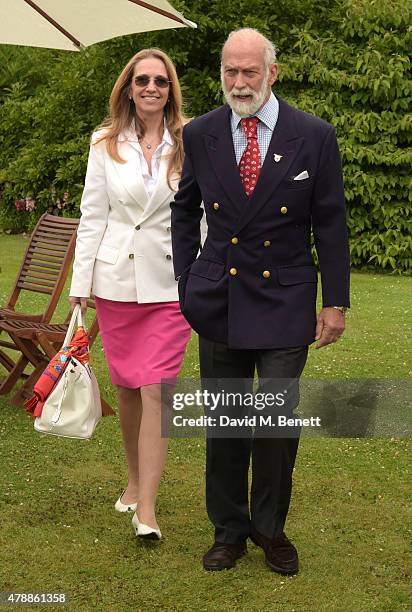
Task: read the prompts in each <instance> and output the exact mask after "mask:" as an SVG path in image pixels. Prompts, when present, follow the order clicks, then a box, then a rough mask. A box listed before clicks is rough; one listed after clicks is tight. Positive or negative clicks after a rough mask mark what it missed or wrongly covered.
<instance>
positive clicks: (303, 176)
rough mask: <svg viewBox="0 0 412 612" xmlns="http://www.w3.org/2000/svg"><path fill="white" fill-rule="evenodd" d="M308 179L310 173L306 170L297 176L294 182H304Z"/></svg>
mask: <svg viewBox="0 0 412 612" xmlns="http://www.w3.org/2000/svg"><path fill="white" fill-rule="evenodd" d="M308 178H309V173H308V171H307V170H304V171H303V172H301V173H300V174H298V175H297V176H295V177H294V179H293V180H294V181H304V180H305V179H308Z"/></svg>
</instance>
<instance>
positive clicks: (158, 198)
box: [141, 143, 173, 221]
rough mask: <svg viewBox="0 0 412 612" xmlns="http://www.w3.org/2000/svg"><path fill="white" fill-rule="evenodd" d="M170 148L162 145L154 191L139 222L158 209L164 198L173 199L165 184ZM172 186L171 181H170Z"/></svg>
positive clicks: (167, 145)
mask: <svg viewBox="0 0 412 612" xmlns="http://www.w3.org/2000/svg"><path fill="white" fill-rule="evenodd" d="M171 149H172V147H171V146H170V145H169V144H167V143H166V144H164V145H163V148H162V155H161V158H160V165H159V174H158V177H157V181H156V185H155V188H154V191H153V193H152V195H151V197H150V199H149V201H148V202H147V204H146V208H145V209H144V212H143V216H142V218H141V221H144V220H145V219H147V218H148V217H149V216H150V215H151V214H153V213H154V211H155V210H157V209H158V208H159V206H161V205H162V204H163V202H164V201H165V200H166V198H170V200H172V199H173V192H172V190H171V189H170V187H169V185H168V184H167V167H168V163H169V159H168V156H169V153H170V151H171ZM171 184H172V186H173V181H171Z"/></svg>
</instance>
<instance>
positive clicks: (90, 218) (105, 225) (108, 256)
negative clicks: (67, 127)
mask: <svg viewBox="0 0 412 612" xmlns="http://www.w3.org/2000/svg"><path fill="white" fill-rule="evenodd" d="M100 135H101V133H98V132H96V133H95V134H94V135H93V137H92V144H91V146H90V153H89V161H88V166H87V173H86V179H85V187H84V192H83V196H82V201H81V207H80V209H81V213H82V216H81V220H80V225H79V229H78V232H77V241H76V252H75V262H74V267H73V279H72V284H71V288H70V295H73V296H77V297H88V296H89V295H90V293H91V292H92V293H93V294H94V295H96V296H98V297H102V298H105V299H109V300H115V301H136V300H137V301H138V302H139V303H149V302H165V301H177V299H178V293H177V283H176V280H175V276H174V273H173V262H172V244H171V231H170V206H169V204H170V199H171V198H173V196H174V194H175V190H176V189H177V185H178V180H177V179H176V180H174V181H173V180H172V181H171V188H170V187H169V186H168V184H167V180H166V175H167V164H168V160H167V156H168V154H169V153H170V150H171V145H169V144H168V143H165V144H164V145H163V148H162V157H161V161H160V168H159V175H158V180H157V183H156V186H155V189H154V192H153V194H152V196H151V197H149V196H148V194H147V192H146V190H145V186H144V182H143V178H142V172H141V168H140V158H139V152H138V146H139V145H138V139H137V137H136V135H135V134H134V131H132V130H130V131H128V132H125V133H124V134H122V135H121V136H120V137H119V142H118V151H119V154H120V156H121V157H122V158H123V159H124V160H126V163H124V164H122V163H118V162H116V161H115V160H113V159H112V158H111V157H110V156H109V154H108V152H107V150H106V142H105V140H102V141H100V142H98V143H97V144H96V141H97V140H98V137H99V136H100Z"/></svg>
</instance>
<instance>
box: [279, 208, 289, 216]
mask: <svg viewBox="0 0 412 612" xmlns="http://www.w3.org/2000/svg"><path fill="white" fill-rule="evenodd" d="M280 212H281V213H282V215H286V213H287V212H288V209H287V208H286V206H282V208H281V209H280Z"/></svg>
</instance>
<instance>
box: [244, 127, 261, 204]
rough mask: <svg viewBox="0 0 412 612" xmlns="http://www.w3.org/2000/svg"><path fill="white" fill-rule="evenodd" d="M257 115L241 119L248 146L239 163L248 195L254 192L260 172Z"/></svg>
mask: <svg viewBox="0 0 412 612" xmlns="http://www.w3.org/2000/svg"><path fill="white" fill-rule="evenodd" d="M258 121H259V119H258V118H257V117H247V118H246V119H241V121H240V122H241V124H242V128H243V129H244V131H245V134H246V138H247V147H246V149H245V150H244V151H243V155H242V158H241V160H240V164H239V171H240V178H241V181H242V185H243V189H244V190H245V193H246V195H247V196H248V197H250V196H251V195H252V193H253V190H254V189H255V187H256V183H257V180H258V178H259V174H260V151H259V144H258V140H257V122H258Z"/></svg>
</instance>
